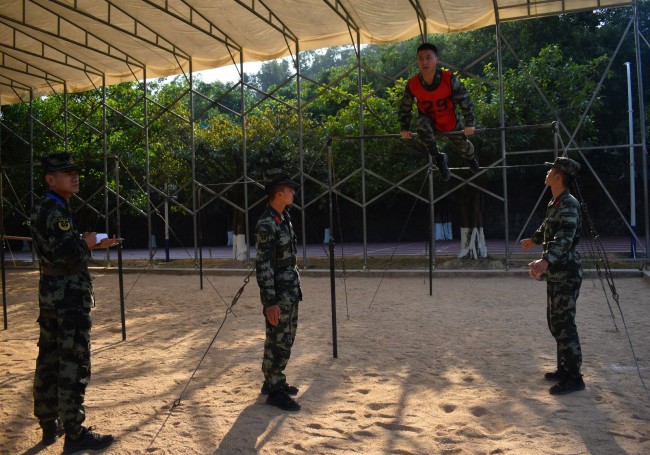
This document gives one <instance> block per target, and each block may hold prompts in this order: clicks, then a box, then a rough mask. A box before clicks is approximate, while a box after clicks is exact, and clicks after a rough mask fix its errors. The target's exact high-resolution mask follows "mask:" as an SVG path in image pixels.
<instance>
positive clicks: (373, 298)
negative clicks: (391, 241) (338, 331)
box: [368, 168, 431, 308]
mask: <svg viewBox="0 0 650 455" xmlns="http://www.w3.org/2000/svg"><path fill="white" fill-rule="evenodd" d="M430 173H431V168H429V171H428V172H427V173H426V174H425V175H424V180H423V181H422V186H420V191H419V192H418V196H419V195H420V194H422V190H423V189H424V185H425V184H426V183H427V178H429V174H430ZM417 202H418V201H417V199H415V200H414V201H413V205H411V210H410V211H409V214H408V216H407V217H406V221H405V222H404V225H403V226H402V232H400V234H399V236H398V238H397V242H396V243H395V247H394V248H393V252H392V253H391V255H390V259H389V260H388V263H387V264H386V267H385V268H384V271H383V272H382V274H381V278H380V280H379V285H378V286H377V289H376V290H375V294H374V295H373V296H372V300H371V301H370V305H368V308H371V307H372V304H373V303H374V302H375V298H376V297H377V294H378V293H379V288H380V287H381V284H382V283H383V281H384V277H385V276H386V272H387V271H388V268H389V267H390V266H391V264H392V263H393V257H394V256H395V252H396V251H397V248H398V247H399V243H400V241H401V240H402V237H403V236H404V232H406V227H407V226H408V224H409V221H410V220H411V216H412V215H413V211H414V210H415V205H416V204H417ZM430 254H431V252H430Z"/></svg>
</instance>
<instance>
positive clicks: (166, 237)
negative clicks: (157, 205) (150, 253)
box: [165, 182, 169, 262]
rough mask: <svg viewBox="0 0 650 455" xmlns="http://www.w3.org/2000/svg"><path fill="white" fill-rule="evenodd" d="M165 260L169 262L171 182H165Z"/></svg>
mask: <svg viewBox="0 0 650 455" xmlns="http://www.w3.org/2000/svg"><path fill="white" fill-rule="evenodd" d="M165 262H169V184H168V182H165Z"/></svg>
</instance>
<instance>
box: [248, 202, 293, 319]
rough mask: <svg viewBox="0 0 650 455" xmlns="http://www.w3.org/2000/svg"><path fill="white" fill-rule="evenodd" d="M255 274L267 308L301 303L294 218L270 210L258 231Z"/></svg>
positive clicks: (263, 218)
mask: <svg viewBox="0 0 650 455" xmlns="http://www.w3.org/2000/svg"><path fill="white" fill-rule="evenodd" d="M255 236H256V241H257V260H256V265H255V267H256V274H257V284H258V286H259V287H260V297H261V300H262V305H263V306H264V308H266V307H268V306H271V305H276V304H280V303H287V304H289V303H297V302H298V301H300V300H302V292H301V290H300V274H299V273H298V266H297V265H296V234H295V233H294V231H293V226H292V225H291V217H290V216H289V213H288V212H287V211H286V210H285V211H284V212H283V213H282V215H280V214H279V213H278V212H277V211H275V210H274V209H273V208H272V207H271V206H267V207H266V210H265V211H264V213H262V216H260V219H259V220H258V221H257V226H256V228H255Z"/></svg>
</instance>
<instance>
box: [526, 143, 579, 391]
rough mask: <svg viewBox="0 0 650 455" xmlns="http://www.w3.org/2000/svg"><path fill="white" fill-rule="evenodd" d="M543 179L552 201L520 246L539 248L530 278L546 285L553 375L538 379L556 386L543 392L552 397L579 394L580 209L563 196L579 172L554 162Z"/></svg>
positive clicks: (572, 163) (571, 165)
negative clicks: (554, 360)
mask: <svg viewBox="0 0 650 455" xmlns="http://www.w3.org/2000/svg"><path fill="white" fill-rule="evenodd" d="M544 164H546V165H547V166H551V169H549V171H548V172H547V173H546V180H545V181H544V183H545V184H546V185H547V186H549V187H550V188H551V193H552V194H553V198H552V199H551V201H550V202H549V204H548V207H547V209H546V218H545V219H544V222H543V223H542V225H541V226H540V227H539V229H537V230H536V231H535V233H534V234H533V236H532V237H531V238H529V239H523V240H522V241H521V246H522V247H523V249H524V250H529V249H530V248H531V247H532V246H533V245H539V244H543V246H544V252H543V253H542V258H541V259H538V260H536V261H533V262H531V263H529V264H528V265H529V266H530V272H529V274H530V276H531V277H532V278H535V279H538V280H546V294H547V309H546V318H547V321H548V328H549V329H550V331H551V335H553V337H554V338H555V341H556V343H557V370H556V371H554V372H552V373H551V372H549V373H546V374H545V375H544V377H545V378H546V379H547V380H549V381H558V383H557V384H555V385H554V386H553V387H551V388H550V389H549V392H550V393H551V394H552V395H565V394H567V393H571V392H576V391H578V390H584V388H585V383H584V381H583V379H582V374H580V366H581V365H582V350H581V349H580V339H579V338H578V330H577V328H576V300H577V299H578V295H579V293H580V285H581V284H582V265H581V262H580V253H578V252H577V251H576V245H577V244H578V242H579V241H580V231H581V228H582V219H581V214H580V203H579V202H578V200H577V199H576V198H575V197H573V196H572V195H571V193H570V192H569V185H570V184H571V182H573V179H574V178H575V176H576V174H577V173H578V171H579V170H580V164H578V163H577V162H575V161H573V160H571V159H569V158H566V157H562V156H561V157H558V158H556V159H555V162H553V163H544Z"/></svg>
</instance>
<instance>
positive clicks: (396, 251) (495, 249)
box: [5, 237, 646, 261]
mask: <svg viewBox="0 0 650 455" xmlns="http://www.w3.org/2000/svg"><path fill="white" fill-rule="evenodd" d="M601 242H602V243H603V247H604V249H605V251H606V252H607V253H623V254H626V253H627V254H629V253H630V239H629V238H627V237H606V238H602V239H601ZM486 243H487V250H488V253H489V254H492V255H503V254H505V242H504V241H503V240H487V241H486ZM510 244H511V247H510V253H511V254H513V255H517V254H522V253H524V251H523V250H522V249H521V246H520V245H519V244H514V243H513V242H512V241H511V242H510ZM594 247H595V245H594V243H593V241H592V242H591V243H590V242H588V241H583V242H582V244H581V246H580V248H581V250H580V251H583V252H585V251H586V252H589V251H592V248H594ZM335 248H336V256H340V255H341V254H343V255H344V256H348V257H355V256H357V257H363V244H361V243H344V244H342V245H335ZM435 249H436V255H442V256H455V255H457V254H458V252H459V251H460V241H459V240H437V241H436V246H435ZM113 253H114V251H113V252H111V255H112V254H113ZM153 253H154V258H155V259H166V252H165V249H164V248H157V249H155V250H154V251H153ZM94 254H95V256H96V257H99V256H98V252H96V253H94ZM99 254H101V253H99ZM427 254H428V245H427V244H426V243H425V242H405V243H399V244H395V243H369V244H368V256H392V255H395V256H426V255H427ZM645 254H646V251H645V249H644V248H643V245H637V258H643V257H645ZM327 255H328V246H327V245H318V244H312V245H307V257H327ZM202 256H203V258H204V259H211V258H212V259H216V258H221V259H229V258H232V247H229V246H204V247H203V250H202ZM254 256H255V247H254V246H253V247H252V248H251V257H254ZM298 256H299V257H302V256H303V249H302V245H298ZM5 257H6V260H7V261H13V260H17V261H31V254H30V253H29V252H23V251H10V250H5ZM112 257H115V256H112ZM122 257H123V258H124V259H146V258H148V257H149V251H148V250H146V249H129V248H125V249H124V250H123V252H122ZM190 258H194V248H193V247H192V246H188V247H186V248H178V247H174V248H170V249H169V259H190Z"/></svg>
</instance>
